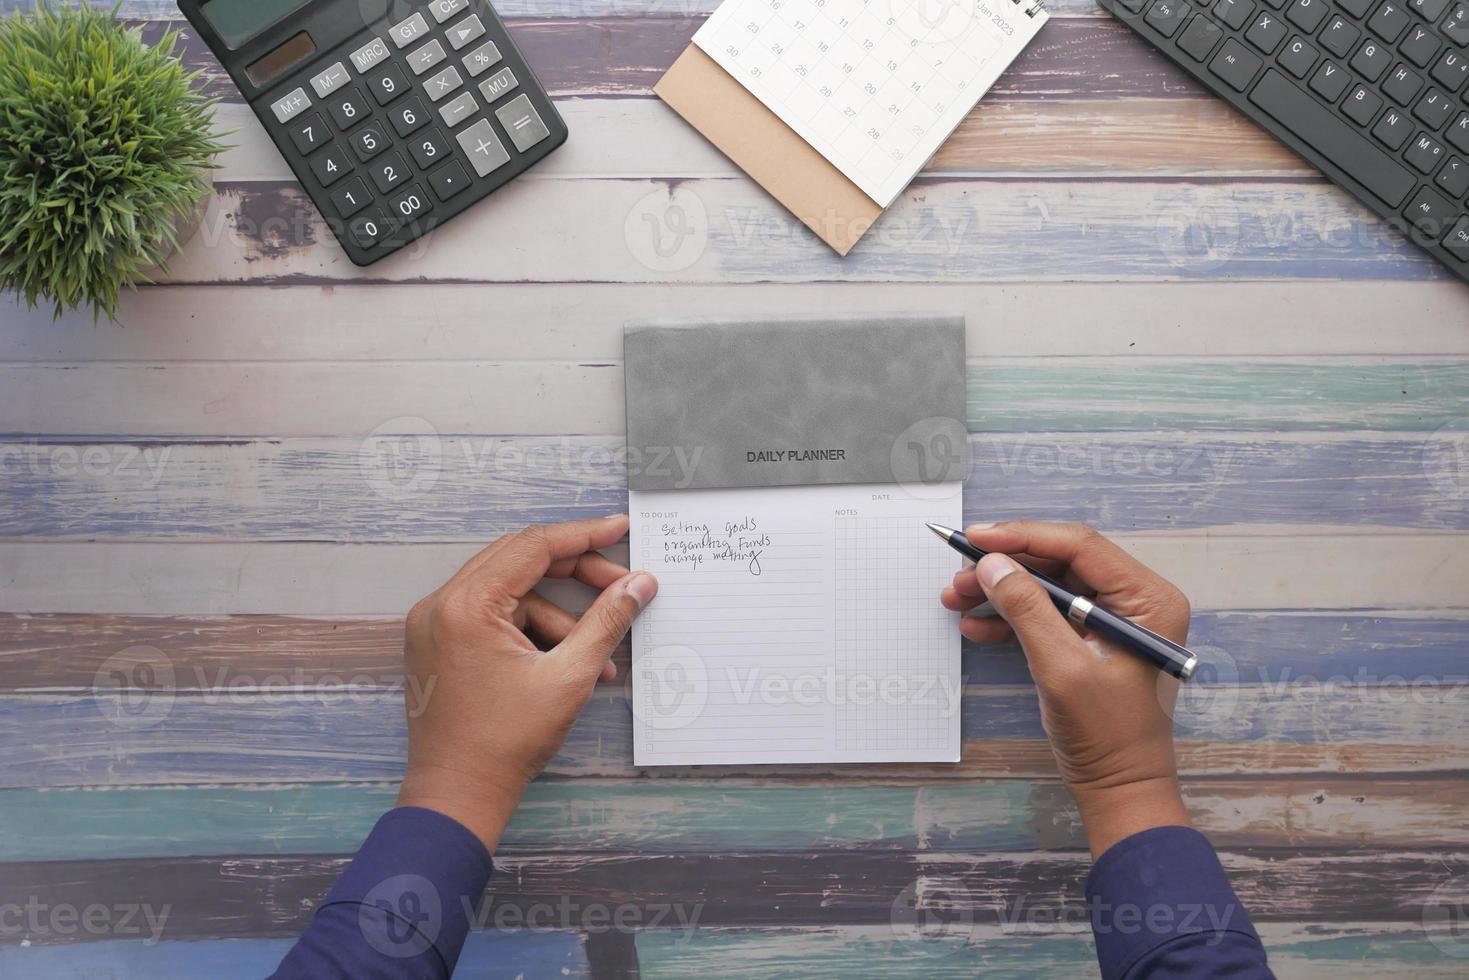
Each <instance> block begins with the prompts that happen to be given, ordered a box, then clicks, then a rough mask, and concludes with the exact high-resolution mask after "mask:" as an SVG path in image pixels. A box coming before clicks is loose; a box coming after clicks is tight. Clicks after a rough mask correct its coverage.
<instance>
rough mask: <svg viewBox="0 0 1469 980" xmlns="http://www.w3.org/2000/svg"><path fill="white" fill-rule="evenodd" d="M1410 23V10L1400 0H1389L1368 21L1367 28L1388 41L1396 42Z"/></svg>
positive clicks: (1390, 42)
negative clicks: (1405, 8) (1404, 7)
mask: <svg viewBox="0 0 1469 980" xmlns="http://www.w3.org/2000/svg"><path fill="white" fill-rule="evenodd" d="M1408 24H1409V18H1408V12H1407V11H1406V10H1404V9H1403V7H1402V5H1401V4H1399V3H1398V0H1387V3H1384V4H1383V5H1382V6H1381V7H1378V8H1377V13H1375V14H1373V15H1372V19H1371V20H1369V21H1368V22H1367V29H1368V30H1370V31H1371V32H1372V33H1373V34H1376V35H1377V36H1378V37H1380V38H1382V39H1383V40H1384V41H1386V42H1387V43H1389V44H1396V43H1397V40H1398V38H1400V37H1402V36H1403V31H1405V30H1407V29H1408Z"/></svg>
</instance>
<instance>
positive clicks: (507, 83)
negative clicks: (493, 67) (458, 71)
mask: <svg viewBox="0 0 1469 980" xmlns="http://www.w3.org/2000/svg"><path fill="white" fill-rule="evenodd" d="M518 84H520V83H519V82H517V81H516V80H515V72H513V71H511V70H510V69H509V68H508V67H506V68H501V69H500V70H499V71H497V72H495V73H494V74H493V75H491V76H490V77H489V78H486V79H485V80H484V81H482V82H480V83H479V94H480V95H483V96H484V97H485V101H486V102H494V101H495V100H496V99H499V98H502V97H503V96H505V95H506V94H508V93H509V92H510V90H511V89H513V88H515V86H516V85H518Z"/></svg>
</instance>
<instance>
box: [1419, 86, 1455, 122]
mask: <svg viewBox="0 0 1469 980" xmlns="http://www.w3.org/2000/svg"><path fill="white" fill-rule="evenodd" d="M1453 112H1454V106H1453V104H1452V103H1451V102H1449V100H1448V97H1447V96H1446V95H1444V94H1443V93H1442V92H1440V91H1439V90H1438V89H1435V88H1431V89H1429V90H1428V94H1426V95H1424V96H1423V98H1421V99H1419V100H1418V104H1417V105H1416V106H1414V107H1413V115H1415V116H1417V117H1418V118H1419V119H1421V120H1422V121H1423V124H1424V125H1426V126H1427V127H1428V128H1429V129H1442V128H1443V124H1444V123H1446V122H1448V121H1449V116H1451V115H1452V114H1453Z"/></svg>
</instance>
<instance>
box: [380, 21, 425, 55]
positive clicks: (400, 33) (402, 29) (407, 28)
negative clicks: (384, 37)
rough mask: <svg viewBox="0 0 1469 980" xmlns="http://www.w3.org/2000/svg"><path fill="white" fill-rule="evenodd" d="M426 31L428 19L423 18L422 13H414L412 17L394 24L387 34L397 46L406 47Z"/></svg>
mask: <svg viewBox="0 0 1469 980" xmlns="http://www.w3.org/2000/svg"><path fill="white" fill-rule="evenodd" d="M427 33H428V21H426V20H424V19H423V14H414V15H413V16H412V17H409V18H407V19H405V20H401V21H399V22H398V23H396V24H394V25H393V27H392V29H391V30H389V31H388V36H389V37H391V38H392V39H393V43H394V44H396V45H397V46H398V47H400V48H406V47H408V45H410V44H412V43H413V42H414V41H417V40H418V39H419V38H421V37H423V36H424V35H425V34H427Z"/></svg>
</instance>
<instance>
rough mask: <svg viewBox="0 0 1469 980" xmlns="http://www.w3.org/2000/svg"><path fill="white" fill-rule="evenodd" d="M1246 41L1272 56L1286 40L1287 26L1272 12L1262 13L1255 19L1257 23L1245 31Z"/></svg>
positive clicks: (1265, 11)
mask: <svg viewBox="0 0 1469 980" xmlns="http://www.w3.org/2000/svg"><path fill="white" fill-rule="evenodd" d="M1245 40H1246V41H1249V42H1250V43H1251V44H1253V45H1254V46H1255V47H1257V48H1259V49H1260V50H1261V51H1264V52H1265V53H1266V54H1271V53H1272V52H1274V51H1275V49H1276V48H1278V47H1280V42H1281V41H1284V40H1285V25H1284V24H1282V23H1281V22H1280V18H1279V17H1278V16H1276V15H1275V14H1272V13H1271V12H1270V11H1268V10H1264V11H1261V12H1260V14H1259V15H1258V16H1256V17H1255V23H1254V24H1253V25H1252V26H1251V27H1250V29H1249V30H1248V31H1245Z"/></svg>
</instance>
